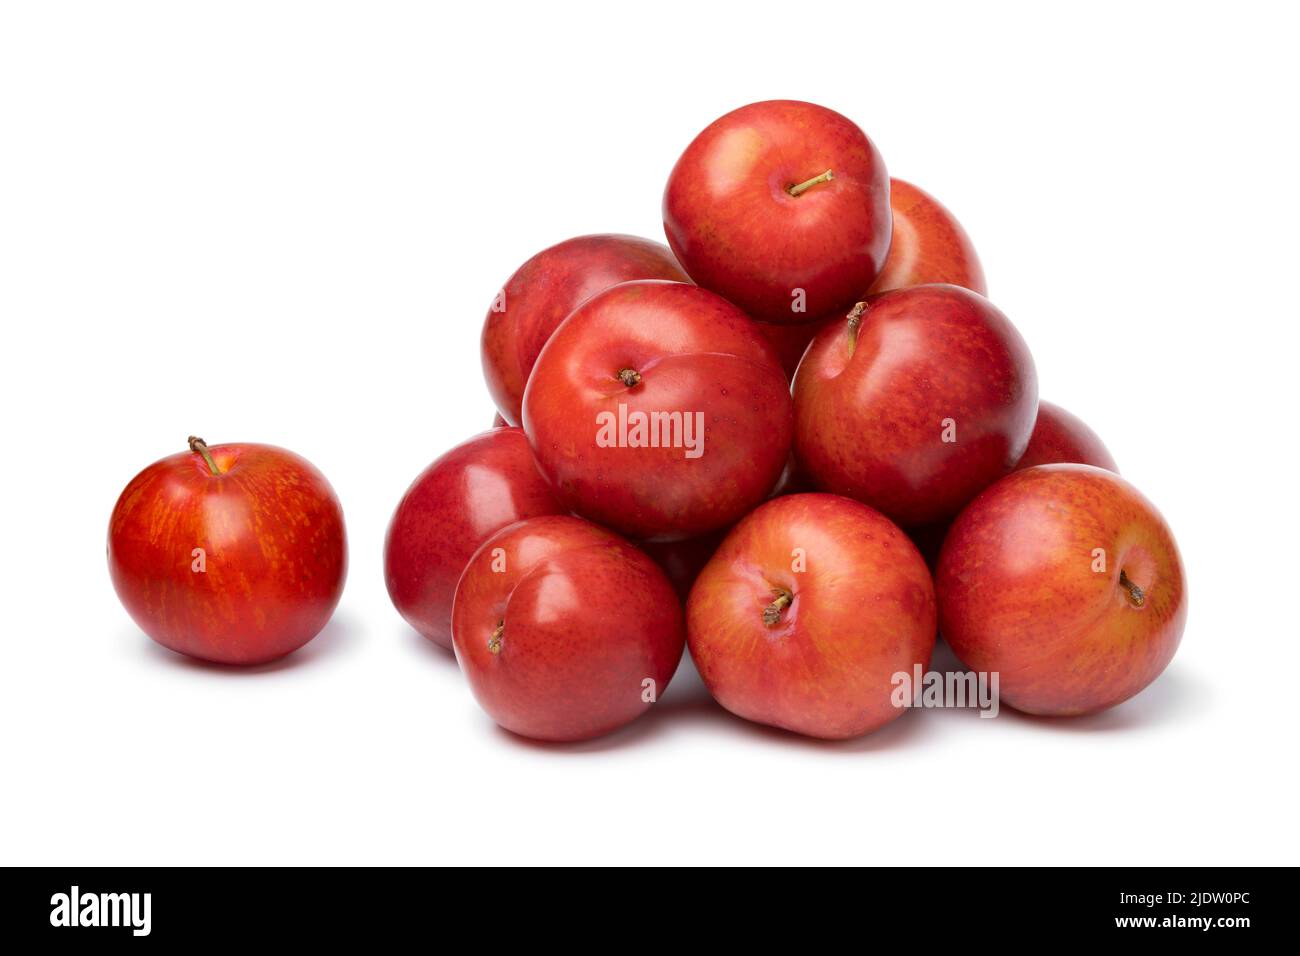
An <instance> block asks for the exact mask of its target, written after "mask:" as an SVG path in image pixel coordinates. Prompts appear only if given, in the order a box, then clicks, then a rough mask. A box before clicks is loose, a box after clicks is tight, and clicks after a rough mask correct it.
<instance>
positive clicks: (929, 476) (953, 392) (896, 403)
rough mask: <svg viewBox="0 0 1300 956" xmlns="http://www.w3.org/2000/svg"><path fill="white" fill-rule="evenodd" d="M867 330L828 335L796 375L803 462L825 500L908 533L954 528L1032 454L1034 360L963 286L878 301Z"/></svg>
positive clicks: (864, 319) (836, 329) (869, 307)
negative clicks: (875, 512) (868, 510)
mask: <svg viewBox="0 0 1300 956" xmlns="http://www.w3.org/2000/svg"><path fill="white" fill-rule="evenodd" d="M860 322H861V324H860V326H859V327H858V329H857V331H856V335H855V332H854V329H853V324H852V322H851V321H849V320H846V321H845V322H843V323H840V324H838V325H832V326H829V327H828V328H826V329H823V330H822V331H821V332H820V333H819V334H818V335H817V337H816V338H815V339H814V340H813V342H812V345H810V346H809V348H808V352H807V354H806V355H805V356H804V359H803V362H802V363H801V364H800V366H799V371H798V373H797V375H796V376H795V381H794V400H795V455H796V457H797V458H798V460H799V463H800V466H801V468H802V469H803V470H804V471H805V472H806V473H807V474H808V475H809V476H810V477H811V478H812V480H813V481H814V482H815V483H816V485H817V487H818V488H820V489H821V490H823V491H829V492H833V493H835V494H841V495H845V496H847V497H850V498H856V499H857V500H859V501H862V502H865V503H866V504H869V505H871V506H872V507H874V508H877V509H879V510H880V511H883V512H884V513H885V514H886V515H887V516H889V517H890V518H891V519H893V520H894V521H896V522H898V523H899V524H901V525H903V526H905V527H913V526H918V525H924V524H931V523H935V522H938V521H942V520H946V519H947V518H950V517H952V516H953V515H954V514H956V513H957V512H958V511H959V510H960V509H961V508H962V506H963V505H965V504H966V503H967V502H968V501H970V499H971V498H973V497H974V496H975V495H976V494H978V493H979V492H980V491H982V490H983V489H984V488H986V487H988V486H989V485H990V484H992V483H993V482H994V481H996V480H997V479H999V478H1001V477H1002V476H1003V475H1006V474H1007V473H1009V472H1010V471H1011V469H1012V468H1013V467H1014V466H1015V464H1016V462H1017V461H1019V459H1020V456H1021V455H1022V454H1023V453H1024V450H1025V448H1026V446H1027V445H1028V443H1029V436H1030V433H1031V431H1032V430H1033V427H1034V418H1035V416H1036V415H1037V412H1038V382H1037V377H1036V374H1035V371H1034V361H1033V358H1032V357H1031V356H1030V354H1029V349H1028V347H1027V346H1026V345H1025V342H1024V340H1023V339H1021V337H1020V334H1019V333H1018V332H1017V331H1016V329H1015V327H1014V326H1013V325H1012V324H1011V323H1010V322H1009V321H1008V320H1007V318H1006V317H1005V316H1004V315H1003V314H1002V313H1001V312H1000V311H998V309H997V308H995V307H994V306H993V304H992V303H990V302H989V301H988V300H987V299H985V298H984V297H983V296H980V295H977V294H975V293H974V292H971V291H970V290H968V289H962V288H959V287H957V286H952V285H927V286H914V287H912V288H908V289H898V290H895V291H893V292H886V293H885V294H883V295H880V296H874V297H872V298H871V299H868V300H867V301H866V303H865V312H864V313H863V314H862V316H861V319H860ZM953 437H955V439H956V440H955V441H947V440H945V439H948V438H953Z"/></svg>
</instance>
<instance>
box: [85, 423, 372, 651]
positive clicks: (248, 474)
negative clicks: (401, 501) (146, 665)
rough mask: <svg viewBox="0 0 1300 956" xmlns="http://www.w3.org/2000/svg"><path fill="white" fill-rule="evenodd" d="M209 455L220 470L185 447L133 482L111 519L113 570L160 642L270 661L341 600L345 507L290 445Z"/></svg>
mask: <svg viewBox="0 0 1300 956" xmlns="http://www.w3.org/2000/svg"><path fill="white" fill-rule="evenodd" d="M208 451H209V453H210V454H211V456H212V458H213V460H214V461H215V462H216V464H217V466H218V468H219V469H220V471H221V474H213V473H212V470H211V468H210V467H209V466H208V464H207V463H206V462H205V461H204V459H203V456H202V455H201V454H200V453H198V452H197V451H187V452H183V453H181V454H176V455H171V456H169V457H167V458H164V459H162V460H161V461H157V462H155V463H154V464H152V465H150V466H149V467H148V468H146V469H145V470H144V471H142V472H140V474H138V475H136V476H135V477H134V478H133V479H131V482H130V483H129V484H128V485H127V486H126V489H125V490H124V491H123V492H122V494H121V497H119V498H118V500H117V504H116V506H115V507H114V508H113V515H112V518H111V519H110V521H109V528H108V569H109V574H110V576H111V578H112V580H113V587H114V588H115V589H116V590H117V596H118V598H119V599H121V601H122V604H123V606H124V607H125V608H126V610H127V612H128V613H129V614H130V615H131V617H132V619H133V620H134V621H135V622H136V624H138V625H139V626H140V629H141V630H142V631H144V632H145V633H146V634H148V635H149V636H150V637H151V638H153V639H154V640H155V641H157V642H158V643H159V644H161V645H162V646H163V647H166V648H170V649H171V650H173V651H177V652H178V653H181V654H187V655H189V656H190V657H196V658H199V659H200V660H205V661H213V662H215V663H220V664H261V663H265V662H267V661H272V660H275V659H276V658H279V657H283V656H284V655H286V654H288V653H290V652H291V651H295V650H297V649H298V648H299V647H301V646H302V645H304V644H306V643H307V642H308V641H310V640H311V639H312V638H313V637H315V636H316V635H317V634H319V633H320V631H321V629H322V628H324V627H325V625H326V623H327V622H328V621H329V619H330V616H331V615H332V614H333V613H334V608H335V607H336V606H337V605H338V602H339V597H340V596H341V595H342V593H343V582H344V579H345V578H346V576H347V540H346V533H345V531H344V527H343V511H342V509H341V508H340V506H339V501H338V498H337V497H335V495H334V491H333V489H332V488H331V487H330V485H329V482H328V481H326V480H325V477H324V476H323V475H322V474H321V473H320V472H319V471H317V470H316V469H315V468H314V467H313V466H312V465H311V463H310V462H308V461H307V460H306V459H303V458H300V457H299V456H298V455H295V454H294V453H293V452H291V451H286V450H285V449H283V448H275V447H273V446H271V445H257V444H228V445H213V446H210V447H209V448H208ZM195 549H202V550H203V554H202V555H196V554H195V553H194V552H195ZM200 562H201V563H200ZM198 567H202V568H203V570H197V568H198Z"/></svg>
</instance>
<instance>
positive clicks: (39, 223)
mask: <svg viewBox="0 0 1300 956" xmlns="http://www.w3.org/2000/svg"><path fill="white" fill-rule="evenodd" d="M1292 17H1293V14H1292V13H1291V12H1289V11H1286V8H1284V7H1283V6H1282V5H1281V4H1278V5H1276V6H1275V7H1274V6H1266V5H1262V4H1261V5H1251V4H1240V3H1234V4H1224V5H1222V6H1219V7H1198V6H1195V5H1189V4H1177V5H1174V4H1170V5H1168V6H1164V5H1155V4H1151V5H1147V4H1143V5H1137V4H1132V3H1123V4H1114V5H1109V4H1097V3H1094V4H1089V5H1086V6H1084V7H1081V8H1080V9H1079V10H1078V11H1077V12H1074V13H1067V12H1065V11H1063V10H1057V9H1055V7H1054V6H1053V7H1051V8H1049V7H1048V5H1045V4H1024V5H1015V6H1002V5H998V6H989V5H985V4H979V5H976V4H953V5H943V6H933V5H925V6H923V5H920V4H911V3H909V4H899V3H890V4H885V5H877V4H870V5H868V4H864V3H859V2H855V3H851V4H844V5H839V4H834V3H817V4H802V5H800V4H795V5H794V6H791V5H789V4H779V5H778V4H762V3H745V4H743V5H742V4H731V5H723V4H710V3H699V2H693V3H681V4H678V3H666V2H660V3H658V4H653V5H644V4H642V5H619V4H608V3H604V4H591V5H588V6H584V7H581V8H578V7H568V6H564V5H560V4H554V3H536V4H529V5H523V4H520V5H518V6H501V7H494V6H493V5H491V4H488V3H474V4H447V3H442V4H426V5H410V6H408V5H401V4H359V3H358V4H355V5H343V4H327V3H312V4H305V3H304V4H267V3H249V4H242V3H225V4H210V5H203V6H202V7H200V6H198V5H189V4H177V3H156V4H113V5H111V6H110V5H107V4H85V5H74V4H62V3H42V4H37V3H31V4H7V5H6V6H5V7H4V12H3V13H0V327H2V328H3V333H2V336H3V337H2V339H0V341H2V342H3V346H2V347H0V352H2V353H3V378H2V380H0V388H3V396H2V397H3V404H4V430H5V434H4V444H3V448H4V462H3V469H2V470H0V482H3V494H2V496H0V501H2V502H3V508H4V511H3V525H2V526H0V528H2V530H3V545H2V546H0V561H3V569H2V578H0V579H2V580H3V582H4V614H5V617H4V633H3V645H2V646H3V654H2V655H0V735H2V736H0V777H2V778H3V785H2V790H0V859H2V860H3V862H5V863H42V864H140V863H156V864H175V863H194V864H199V863H203V864H215V863H229V864H239V863H362V862H371V863H398V862H402V863H435V862H484V863H488V862H507V861H510V862H539V863H540V862H555V863H570V862H655V863H669V862H690V863H699V862H718V863H725V862H736V863H758V862H786V861H804V862H857V863H883V864H902V863H957V862H995V863H1003V862H1016V863H1060V864H1101V863H1177V864H1185V863H1187V864H1190V863H1263V862H1271V863H1284V862H1285V863H1296V862H1297V834H1296V826H1295V823H1294V816H1293V810H1294V803H1295V775H1296V744H1295V737H1294V733H1295V716H1294V715H1295V707H1294V704H1293V703H1292V701H1293V698H1294V695H1295V682H1296V666H1297V663H1300V661H1297V653H1298V652H1297V640H1296V639H1297V629H1296V627H1295V623H1294V619H1293V618H1292V617H1291V614H1290V610H1291V602H1293V601H1294V600H1295V597H1296V593H1297V588H1296V584H1295V571H1296V551H1295V544H1294V542H1295V539H1296V535H1297V530H1298V529H1297V527H1296V520H1295V505H1294V501H1295V469H1294V460H1295V452H1294V448H1295V444H1294V436H1293V434H1292V433H1293V431H1294V408H1295V406H1294V397H1295V394H1296V389H1295V384H1296V376H1295V373H1294V362H1295V353H1296V346H1297V333H1296V322H1297V310H1296V306H1295V296H1294V292H1293V289H1292V284H1293V282H1294V276H1295V270H1296V264H1297V251H1298V248H1297V247H1298V245H1300V242H1298V237H1300V231H1298V230H1297V220H1298V218H1300V203H1298V202H1297V174H1296V170H1297V168H1298V167H1300V152H1298V151H1297V148H1296V132H1295V130H1296V120H1295V102H1294V95H1295V92H1296V89H1297V86H1298V85H1300V75H1297V68H1296V66H1295V52H1294V49H1293V38H1294V36H1295V23H1294V22H1293V20H1292ZM774 97H790V98H799V99H808V100H813V101H816V102H820V103H823V104H825V105H827V106H830V107H833V108H835V109H838V110H840V111H841V112H844V113H846V114H847V115H849V116H851V117H852V118H854V119H855V120H857V122H858V123H860V124H861V125H862V126H863V127H864V128H865V129H866V130H867V131H868V133H869V134H870V135H871V136H872V138H873V139H874V140H875V142H876V144H877V145H878V146H879V147H880V149H881V151H882V152H883V154H884V156H885V159H886V162H887V164H888V167H889V169H890V171H891V172H892V173H894V174H896V175H899V176H901V177H903V178H906V179H909V180H911V181H913V182H915V183H917V184H919V185H921V186H923V187H924V188H925V189H927V190H929V191H931V192H933V193H934V194H936V195H937V196H938V197H939V198H940V199H941V200H943V201H944V202H945V203H946V204H948V205H949V206H950V208H951V209H952V210H953V211H954V212H956V213H957V215H958V216H959V218H960V219H961V220H962V221H963V223H964V224H965V226H966V227H967V229H968V231H969V232H970V234H971V236H972V237H973V239H974V241H975V243H976V246H977V247H978V249H979V251H980V254H981V257H982V259H983V262H984V266H985V269H986V271H987V274H988V279H989V287H990V292H991V297H992V298H993V300H994V301H995V302H996V303H997V304H999V305H1000V307H1001V308H1002V309H1003V310H1004V311H1005V312H1006V313H1007V314H1008V315H1009V316H1010V317H1011V318H1012V320H1013V321H1015V322H1016V323H1017V324H1018V326H1019V328H1020V329H1021V331H1022V332H1023V334H1024V335H1025V337H1026V339H1027V340H1028V341H1029V344H1030V346H1031V348H1032V349H1033V350H1034V354H1035V358H1036V360H1037V365H1038V372H1039V379H1040V384H1041V392H1042V394H1043V396H1044V397H1046V398H1049V399H1051V400H1054V401H1056V402H1059V403H1061V404H1063V405H1065V406H1066V407H1068V408H1069V409H1071V410H1073V411H1075V412H1076V413H1077V414H1079V415H1080V416H1082V417H1083V418H1084V419H1085V420H1086V421H1088V422H1089V423H1090V424H1091V425H1092V426H1093V427H1094V428H1095V429H1096V430H1097V431H1098V432H1100V433H1101V435H1102V436H1103V437H1104V438H1105V440H1106V442H1107V443H1108V445H1109V446H1110V449H1111V450H1112V451H1113V452H1114V454H1115V456H1116V458H1117V459H1118V461H1119V463H1120V466H1121V468H1122V470H1123V473H1124V474H1125V475H1126V476H1127V477H1128V478H1129V479H1130V480H1132V481H1133V482H1134V483H1135V484H1136V485H1137V486H1138V487H1139V488H1141V489H1142V490H1143V491H1144V492H1145V493H1146V494H1147V495H1148V496H1149V497H1151V498H1152V499H1153V500H1154V501H1155V502H1156V503H1157V504H1158V505H1159V506H1160V508H1161V509H1162V510H1163V512H1164V514H1165V516H1166V517H1167V518H1168V520H1169V522H1170V524H1171V525H1172V527H1173V528H1174V531H1175V533H1176V535H1177V536H1178V539H1179V542H1180V544H1181V546H1182V548H1183V553H1184V558H1185V561H1186V565H1187V570H1188V574H1189V579H1190V580H1189V588H1190V596H1191V613H1190V623H1189V626H1188V629H1187V632H1186V635H1185V638H1184V641H1183V646H1182V649H1181V650H1180V652H1179V654H1178V656H1177V658H1176V659H1175V660H1174V662H1173V664H1172V665H1171V667H1170V668H1169V670H1168V671H1167V672H1166V673H1165V675H1164V676H1163V677H1162V678H1161V679H1160V680H1159V681H1158V682H1157V683H1156V684H1155V685H1153V686H1152V687H1151V688H1150V689H1148V690H1147V691H1146V692H1145V693H1143V694H1141V695H1140V696H1139V697H1137V698H1135V699H1134V700H1132V701H1130V702H1128V703H1126V704H1124V705H1122V706H1121V707H1119V708H1117V709H1115V710H1113V711H1111V712H1109V713H1106V714H1103V715H1101V716H1097V717H1094V718H1089V719H1082V720H1074V721H1065V722H1044V721H1036V720H1031V719H1028V718H1024V717H1019V716H1016V715H1015V714H1013V713H1009V712H1006V711H1004V712H1003V715H1002V716H1001V717H999V718H998V719H996V720H981V719H978V718H976V717H975V715H974V713H973V712H933V711H931V712H917V713H912V714H909V715H907V716H905V717H904V718H903V719H902V720H899V721H897V722H896V723H894V724H893V725H891V726H890V727H888V728H887V729H885V730H882V731H880V732H879V733H876V734H874V735H872V736H868V737H866V738H863V739H861V740H859V741H856V742H851V743H846V744H836V745H832V744H819V743H814V742H809V741H804V740H801V739H798V738H796V737H793V736H790V735H787V734H783V733H778V732H774V731H767V730H764V729H761V728H758V727H754V726H750V725H746V724H743V723H741V722H740V721H738V720H736V719H734V718H731V717H729V716H728V715H726V714H725V713H724V712H722V711H721V710H719V709H718V708H716V707H714V706H713V705H712V704H711V703H710V702H709V701H708V698H707V695H706V694H705V692H704V691H703V689H702V687H701V686H700V684H699V683H698V678H696V677H695V675H694V674H693V673H692V672H690V671H689V670H686V671H683V672H682V673H681V674H679V681H678V682H677V683H675V684H674V686H672V687H671V688H670V689H669V690H668V692H667V693H666V695H665V696H664V698H663V699H662V700H661V702H660V704H659V705H658V707H657V708H656V710H655V711H654V712H653V713H652V714H651V715H650V716H648V717H647V718H645V719H644V720H642V721H641V722H639V723H638V724H636V725H633V726H632V727H631V728H629V729H627V730H625V731H623V732H621V733H619V734H617V735H615V736H613V737H610V738H607V739H604V740H600V741H596V742H593V743H590V744H586V745H581V746H570V747H554V746H550V747H548V746H539V745H535V744H530V743H527V742H525V741H522V740H520V739H517V738H513V737H511V736H509V735H508V734H506V733H505V732H502V731H499V730H497V729H496V728H495V727H494V726H493V724H492V723H491V722H490V721H489V720H488V718H487V717H486V716H485V715H484V714H483V713H482V712H481V711H480V710H479V709H478V707H477V706H476V705H475V703H474V701H473V700H472V698H471V696H470V694H469V691H468V690H467V688H466V687H465V685H464V683H463V681H462V680H461V678H460V676H459V674H458V671H457V667H456V664H455V662H454V660H453V659H452V657H451V656H450V655H448V654H444V653H442V652H440V651H439V650H437V649H436V648H434V647H432V646H431V645H428V644H426V643H425V642H424V641H422V640H421V639H420V638H419V637H417V636H416V635H415V634H414V632H412V631H411V630H410V629H408V628H407V627H406V626H405V625H404V624H403V623H402V621H401V620H400V619H399V618H398V616H397V614H396V613H395V612H394V611H393V609H392V608H391V606H390V605H389V602H388V599H387V595H386V593H385V590H384V584H383V576H382V571H381V562H380V557H381V551H382V541H383V531H384V527H385V525H386V522H387V520H388V517H389V514H390V513H391V510H392V508H393V506H394V505H395V504H396V502H397V500H398V498H399V496H400V495H401V493H402V491H403V490H404V489H405V488H406V486H407V484H408V483H409V482H410V480H411V479H412V478H413V477H414V476H415V474H416V473H417V472H418V471H419V470H420V469H421V468H422V467H423V466H424V465H426V464H427V463H428V462H429V461H431V460H432V459H433V458H434V457H435V456H437V455H438V454H440V453H441V452H442V451H443V450H445V449H446V448H447V447H449V446H451V445H452V444H454V443H456V442H458V441H460V440H462V439H463V438H465V437H467V436H469V435H470V434H472V433H474V432H476V431H478V430H481V429H483V428H486V427H487V426H488V424H489V422H490V421H491V418H492V414H493V408H492V406H491V403H490V401H489V399H488V396H487V392H486V390H485V388H484V386H483V384H482V382H481V378H480V374H479V358H478V336H479V329H480V324H481V321H482V317H483V314H484V312H485V310H486V308H487V307H488V305H489V304H490V301H491V298H492V296H493V295H494V293H495V292H496V290H497V288H498V287H499V286H500V284H501V283H502V282H503V281H504V280H505V278H506V277H507V276H508V275H509V274H510V272H511V271H513V269H514V268H515V267H516V266H517V265H518V264H519V263H520V262H522V261H523V260H524V259H525V258H527V257H528V256H529V255H531V254H532V253H534V252H536V251H537V250H538V249H540V248H542V247H543V246H546V245H549V244H551V243H553V242H556V241H558V240H561V239H564V238H567V237H569V236H573V235H577V234H581V233H587V232H598V231H625V232H632V233H638V234H642V235H645V236H650V237H654V238H659V239H662V230H661V226H660V220H659V201H660V196H661V191H662V188H663V184H664V180H665V178H666V176H667V174H668V171H669V169H670V168H671V166H672V163H673V161H674V159H675V158H676V156H677V155H678V153H679V152H680V151H681V150H682V149H683V148H684V147H685V145H686V144H687V142H689V140H690V139H691V138H692V137H693V136H694V135H695V133H697V132H698V131H699V130H700V129H702V128H703V127H704V126H705V125H706V124H707V123H708V122H710V121H711V120H713V119H714V118H715V117H717V116H718V115H721V114H722V113H723V112H726V111H727V110H730V109H732V108H734V107H737V106H740V105H742V104H744V103H747V102H750V101H754V100H761V99H768V98H774ZM191 433H194V434H199V435H202V436H204V437H205V438H207V439H208V440H209V441H211V442H214V443H219V442H226V441H262V442H271V443H275V444H281V445H284V446H286V447H289V448H292V449H294V450H295V451H297V452H299V453H301V454H303V455H305V456H306V457H307V458H309V459H310V460H311V461H313V462H314V463H315V464H316V465H317V466H318V467H320V468H321V469H322V470H323V471H324V472H325V474H326V475H327V476H328V477H329V478H330V480H331V482H332V483H333V484H334V487H335V489H336V490H337V492H338V493H339V496H340V497H341V499H342V502H343V507H344V511H345V513H346V516H347V520H348V531H349V535H350V544H351V561H352V565H351V572H350V576H349V580H348V584H347V589H346V591H345V593H344V595H343V600H342V604H341V606H340V608H339V611H338V614H337V616H336V618H335V619H334V621H333V622H332V623H331V624H330V626H329V627H328V628H327V630H326V631H325V632H324V633H323V634H322V635H321V636H320V637H319V638H318V639H317V640H316V641H314V642H313V643H312V644H310V645H309V646H308V647H307V648H305V649H304V650H303V651H301V652H299V653H297V654H295V655H293V656H292V657H290V658H289V659H287V660H286V661H285V662H283V663H282V664H279V665H276V666H271V667H268V668H263V669H260V670H256V671H252V672H234V671H229V670H221V669H217V668H213V667H208V666H201V665H197V664H194V663H190V662H187V661H186V660H184V659H181V658H179V657H177V656H175V655H172V654H170V653H168V652H165V651H163V650H161V649H160V648H156V647H154V646H153V645H152V643H151V642H150V641H149V640H148V639H147V638H145V637H144V635H143V634H142V633H141V632H140V631H139V630H138V629H136V628H135V627H134V626H133V624H132V623H131V621H130V620H129V618H128V617H127V616H126V614H125V612H124V611H123V610H122V609H121V607H120V606H119V604H118V602H117V600H116V597H115V596H114V593H113V590H112V588H111V586H110V583H109V580H108V574H107V571H106V567H105V561H104V538H105V531H106V527H107V522H108V516H109V512H110V510H111V508H112V506H113V503H114V501H115V499H116V497H117V494H118V492H119V491H120V490H121V488H122V487H123V486H124V485H125V484H126V482H127V481H128V480H129V479H130V478H131V477H132V475H134V474H135V473H136V472H137V471H139V470H140V469H141V468H143V467H144V466H146V465H148V464H149V463H150V462H152V461H154V460H155V459H157V458H160V457H162V456H164V455H167V454H171V453H174V452H176V451H180V450H182V449H183V448H184V441H185V437H186V436H187V435H189V434H191Z"/></svg>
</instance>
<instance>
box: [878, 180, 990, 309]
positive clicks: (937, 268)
mask: <svg viewBox="0 0 1300 956" xmlns="http://www.w3.org/2000/svg"><path fill="white" fill-rule="evenodd" d="M889 205H890V208H891V209H892V210H893V214H894V232H893V239H892V240H891V242H890V245H889V256H888V257H887V258H886V259H885V267H884V268H883V269H881V270H880V275H878V276H876V281H875V282H874V283H873V284H872V286H871V289H870V291H869V293H868V294H869V295H877V294H879V293H881V292H888V291H889V290H891V289H904V288H907V287H909V286H914V285H934V284H947V285H959V286H962V287H963V288H966V289H970V290H971V291H972V292H978V293H979V294H980V295H983V296H987V295H988V294H989V293H988V286H987V284H986V283H985V281H984V267H983V266H981V265H980V260H979V256H978V255H976V253H975V246H974V244H973V243H972V242H971V241H970V237H969V236H968V235H966V230H965V229H963V228H962V226H961V223H959V222H958V221H957V217H956V216H954V215H953V214H952V213H950V212H949V211H948V210H947V209H946V208H944V206H943V204H942V203H940V202H939V200H937V199H935V198H934V197H933V196H931V195H930V194H929V193H927V192H926V191H925V190H924V189H921V188H919V187H917V186H913V185H912V184H911V183H908V182H904V181H903V180H901V179H891V180H890V181H889Z"/></svg>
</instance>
